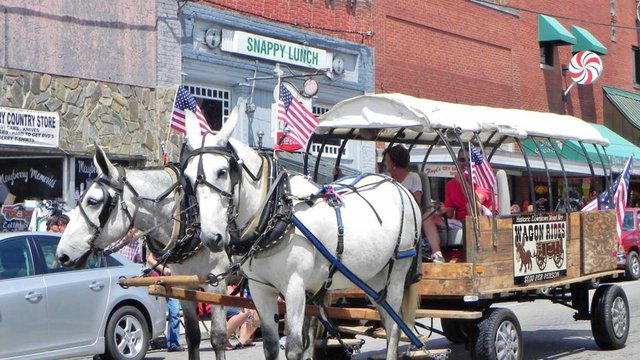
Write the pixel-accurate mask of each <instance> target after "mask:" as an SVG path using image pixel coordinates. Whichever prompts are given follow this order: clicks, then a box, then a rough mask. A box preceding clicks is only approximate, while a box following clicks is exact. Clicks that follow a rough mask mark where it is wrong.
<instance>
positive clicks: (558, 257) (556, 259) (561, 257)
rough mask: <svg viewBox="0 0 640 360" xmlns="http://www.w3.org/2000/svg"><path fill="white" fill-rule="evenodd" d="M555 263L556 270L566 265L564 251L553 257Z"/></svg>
mask: <svg viewBox="0 0 640 360" xmlns="http://www.w3.org/2000/svg"><path fill="white" fill-rule="evenodd" d="M553 262H554V263H555V264H556V268H558V269H559V268H560V267H561V266H562V263H564V251H562V250H560V251H558V252H557V253H555V254H554V255H553Z"/></svg>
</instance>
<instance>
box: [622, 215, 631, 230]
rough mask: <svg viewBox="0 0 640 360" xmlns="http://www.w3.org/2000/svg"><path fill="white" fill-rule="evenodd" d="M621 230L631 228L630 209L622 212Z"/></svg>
mask: <svg viewBox="0 0 640 360" xmlns="http://www.w3.org/2000/svg"><path fill="white" fill-rule="evenodd" d="M622 230H633V213H632V212H631V211H625V212H624V219H623V220H622Z"/></svg>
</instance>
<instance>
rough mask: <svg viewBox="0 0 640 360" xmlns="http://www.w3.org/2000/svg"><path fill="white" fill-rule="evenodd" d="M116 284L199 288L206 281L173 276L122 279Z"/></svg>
mask: <svg viewBox="0 0 640 360" xmlns="http://www.w3.org/2000/svg"><path fill="white" fill-rule="evenodd" d="M118 283H119V284H120V285H123V286H150V285H167V286H199V285H202V284H206V283H207V281H206V280H204V279H201V278H199V277H198V276H197V275H173V276H147V277H137V278H130V279H122V280H120V281H119V282H118Z"/></svg>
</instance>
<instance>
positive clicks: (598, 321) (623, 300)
mask: <svg viewBox="0 0 640 360" xmlns="http://www.w3.org/2000/svg"><path fill="white" fill-rule="evenodd" d="M629 320H630V315H629V301H628V300H627V295H626V294H625V293H624V290H622V288H621V287H620V286H617V285H610V284H607V285H600V286H598V289H597V290H596V292H595V293H594V294H593V299H591V332H593V339H594V340H595V341H596V344H598V346H599V347H600V348H601V349H605V350H617V349H621V348H623V347H624V345H625V343H626V342H627V337H628V336H629Z"/></svg>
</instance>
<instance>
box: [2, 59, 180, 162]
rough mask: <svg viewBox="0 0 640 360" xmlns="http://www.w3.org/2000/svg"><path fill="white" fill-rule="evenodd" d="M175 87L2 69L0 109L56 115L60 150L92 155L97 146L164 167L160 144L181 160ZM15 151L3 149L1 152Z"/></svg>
mask: <svg viewBox="0 0 640 360" xmlns="http://www.w3.org/2000/svg"><path fill="white" fill-rule="evenodd" d="M174 95H175V88H173V87H158V88H147V87H139V86H130V85H123V84H114V83H107V82H103V81H95V80H87V79H80V78H74V77H62V76H53V75H50V74H43V73H37V72H27V71H20V70H13V69H5V68H0V106H4V107H12V108H21V109H30V110H39V111H50V112H57V113H58V114H59V115H60V121H61V124H60V146H59V148H60V150H61V151H62V152H64V153H67V154H69V155H76V156H87V155H88V156H91V155H93V152H94V150H93V144H94V142H96V143H98V144H99V145H101V146H102V147H103V148H104V149H105V150H106V151H107V153H108V154H110V155H114V156H115V157H118V158H127V157H135V158H144V159H145V165H146V166H151V165H159V164H160V163H161V152H160V143H161V141H166V140H167V139H168V140H169V141H168V143H167V145H168V153H169V154H170V156H171V158H170V160H171V161H177V159H178V151H179V148H178V145H177V144H179V143H180V139H179V135H178V134H177V133H175V132H171V133H169V131H170V128H169V120H170V116H171V110H172V106H173V99H174ZM2 150H11V149H10V147H9V146H2V145H0V151H2Z"/></svg>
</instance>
